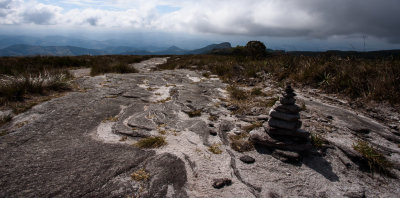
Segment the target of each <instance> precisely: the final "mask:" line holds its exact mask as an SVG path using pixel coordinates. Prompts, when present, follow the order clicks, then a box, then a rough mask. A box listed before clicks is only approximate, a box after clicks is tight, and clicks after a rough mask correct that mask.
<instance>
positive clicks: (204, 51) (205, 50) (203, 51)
mask: <svg viewBox="0 0 400 198" xmlns="http://www.w3.org/2000/svg"><path fill="white" fill-rule="evenodd" d="M230 48H232V46H231V44H230V43H228V42H224V43H220V44H212V45H208V46H206V47H203V48H200V49H197V50H192V51H189V52H188V53H187V54H207V53H210V52H212V51H213V50H217V49H230Z"/></svg>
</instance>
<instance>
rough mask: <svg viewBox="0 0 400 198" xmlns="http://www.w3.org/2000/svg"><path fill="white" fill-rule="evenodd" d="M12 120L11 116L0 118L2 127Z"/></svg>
mask: <svg viewBox="0 0 400 198" xmlns="http://www.w3.org/2000/svg"><path fill="white" fill-rule="evenodd" d="M11 120H12V116H11V115H6V116H2V117H1V118H0V127H1V126H3V125H4V124H5V123H7V122H10V121H11Z"/></svg>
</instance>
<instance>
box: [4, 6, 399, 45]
mask: <svg viewBox="0 0 400 198" xmlns="http://www.w3.org/2000/svg"><path fill="white" fill-rule="evenodd" d="M399 19H400V0H284V1H283V0H109V1H101V0H0V28H1V29H0V34H13V33H14V34H28V33H29V34H34V33H36V32H42V33H43V32H48V33H49V34H50V33H54V34H55V33H60V32H64V33H65V32H69V33H71V32H74V31H75V32H80V33H81V32H85V35H89V37H90V35H91V34H93V35H97V36H98V35H99V32H102V33H103V34H100V35H102V36H103V37H104V38H103V39H111V38H108V37H112V36H111V35H113V36H114V37H118V33H121V32H124V33H129V32H158V33H165V34H169V35H185V36H187V37H190V38H198V39H202V40H209V41H210V42H211V41H230V42H232V43H233V44H234V45H235V44H243V42H245V41H246V40H253V39H257V40H261V41H263V42H265V43H266V44H267V46H272V48H275V49H286V50H326V49H349V50H352V49H353V50H363V49H364V39H363V36H364V35H365V36H366V39H365V40H366V48H367V50H376V49H394V48H400V20H399ZM57 30H58V31H57ZM117 32H118V33H117ZM158 35H159V34H158ZM96 39H101V38H97V37H96ZM178 44H179V43H178Z"/></svg>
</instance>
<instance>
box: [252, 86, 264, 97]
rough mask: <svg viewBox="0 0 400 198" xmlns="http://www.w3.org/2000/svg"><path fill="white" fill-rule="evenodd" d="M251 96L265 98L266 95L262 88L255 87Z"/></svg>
mask: <svg viewBox="0 0 400 198" xmlns="http://www.w3.org/2000/svg"><path fill="white" fill-rule="evenodd" d="M250 94H251V95H252V96H265V95H266V94H265V93H264V92H263V91H262V89H261V88H259V87H255V88H253V89H252V90H251V92H250Z"/></svg>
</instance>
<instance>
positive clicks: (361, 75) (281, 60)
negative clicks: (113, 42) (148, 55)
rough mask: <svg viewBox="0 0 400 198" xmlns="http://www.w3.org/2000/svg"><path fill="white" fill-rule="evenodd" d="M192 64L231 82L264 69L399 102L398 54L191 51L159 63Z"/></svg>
mask: <svg viewBox="0 0 400 198" xmlns="http://www.w3.org/2000/svg"><path fill="white" fill-rule="evenodd" d="M190 65H197V66H198V67H197V68H198V69H200V70H209V71H210V72H211V73H212V74H216V75H218V76H220V78H221V79H223V80H224V81H226V82H230V83H232V82H235V80H236V79H238V78H243V77H244V78H250V77H257V73H258V72H265V73H270V74H272V76H273V77H274V78H275V79H276V80H277V81H279V82H284V81H292V82H298V83H301V84H302V85H308V86H312V87H316V88H321V89H323V90H325V91H326V92H328V93H340V94H343V95H346V96H350V97H351V98H361V99H366V100H376V101H389V102H390V103H392V104H399V103H400V100H398V98H400V86H399V85H400V78H399V76H400V67H399V65H400V58H399V57H389V58H375V59H365V58H359V57H347V58H342V57H339V56H335V55H332V54H329V53H321V54H319V55H316V56H298V55H291V54H281V55H270V56H268V57H267V58H264V59H261V60H254V59H247V58H244V57H242V56H222V55H190V56H174V57H172V58H170V59H169V60H168V62H167V63H166V64H163V65H160V66H159V69H175V68H187V69H193V68H189V66H190ZM240 68H243V70H241V69H240Z"/></svg>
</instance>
